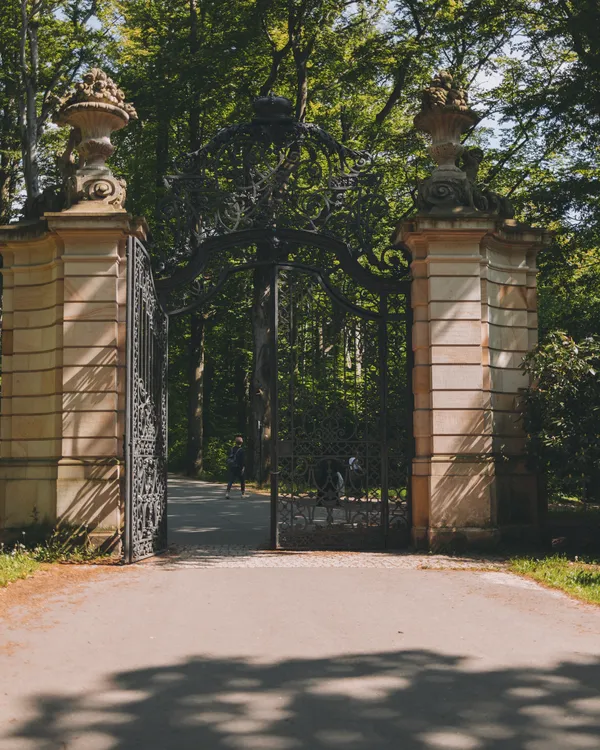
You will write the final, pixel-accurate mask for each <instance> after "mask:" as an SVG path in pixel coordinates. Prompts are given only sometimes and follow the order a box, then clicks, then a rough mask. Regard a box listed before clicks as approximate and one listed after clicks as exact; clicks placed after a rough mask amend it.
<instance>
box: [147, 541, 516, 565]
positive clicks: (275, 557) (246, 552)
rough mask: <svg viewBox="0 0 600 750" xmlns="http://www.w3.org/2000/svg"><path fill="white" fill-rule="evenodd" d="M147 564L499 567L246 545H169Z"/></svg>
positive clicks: (381, 554) (465, 561)
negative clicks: (283, 549)
mask: <svg viewBox="0 0 600 750" xmlns="http://www.w3.org/2000/svg"><path fill="white" fill-rule="evenodd" d="M146 564H149V565H152V566H158V567H160V568H166V569H169V570H173V569H180V568H398V569H404V570H416V569H432V570H481V569H485V570H501V569H503V568H504V563H502V561H500V560H496V559H487V558H481V559H476V558H464V557H450V556H447V555H423V554H409V553H396V552H322V551H319V552H291V551H278V552H274V551H272V550H257V549H253V548H251V547H245V546H241V545H240V546H237V545H236V546H233V545H228V546H222V547H185V548H172V549H170V550H169V552H168V553H167V554H165V555H162V556H160V557H155V558H152V559H151V560H149V561H148V562H147V563H146Z"/></svg>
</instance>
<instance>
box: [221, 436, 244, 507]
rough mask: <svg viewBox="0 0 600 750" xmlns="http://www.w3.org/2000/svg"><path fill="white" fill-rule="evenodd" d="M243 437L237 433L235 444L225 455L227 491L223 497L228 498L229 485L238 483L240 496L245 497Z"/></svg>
mask: <svg viewBox="0 0 600 750" xmlns="http://www.w3.org/2000/svg"><path fill="white" fill-rule="evenodd" d="M244 458H245V457H244V438H243V437H242V436H241V435H238V436H237V437H236V439H235V444H234V445H233V446H232V447H231V449H230V450H229V455H228V456H227V473H228V478H227V492H226V493H225V498H226V499H227V500H229V493H230V492H231V485H232V484H234V483H235V484H237V483H238V482H239V483H240V489H241V490H242V497H246V480H245V473H246V466H245V464H244Z"/></svg>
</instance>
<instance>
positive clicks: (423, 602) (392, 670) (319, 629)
mask: <svg viewBox="0 0 600 750" xmlns="http://www.w3.org/2000/svg"><path fill="white" fill-rule="evenodd" d="M178 489H179V490H180V491H181V493H180V494H181V495H184V494H187V493H186V492H184V491H183V490H182V487H181V485H179V488H178ZM203 491H204V490H201V492H200V494H202V493H203ZM206 491H207V492H210V491H211V489H210V488H206ZM197 492H198V488H197V486H195V487H194V489H193V490H190V493H191V494H192V495H193V494H194V493H197ZM214 502H221V501H214ZM194 503H195V501H192V503H191V504H192V505H193V506H194V507H195V505H194ZM186 504H187V500H186ZM207 506H210V503H209V502H208V501H206V502H205V501H202V500H199V501H198V508H202V507H204V508H206V507H207ZM223 507H224V508H225V507H226V506H223ZM219 508H220V510H218V511H217V510H215V509H214V508H210V507H209V510H210V513H212V514H216V515H215V518H221V519H223V518H224V516H223V515H222V510H221V506H219ZM199 512H200V511H199ZM248 513H250V511H248ZM257 514H258V512H257ZM193 515H194V513H193V510H192V509H190V508H188V509H187V510H186V512H185V513H184V514H182V515H181V516H179V517H180V518H182V519H183V520H184V521H185V523H184V524H183V525H182V526H181V527H177V525H176V524H177V523H178V522H177V521H176V518H177V517H178V511H177V510H174V515H173V518H172V519H171V525H172V529H173V531H174V533H177V534H181V535H182V536H185V537H186V538H187V536H188V535H189V536H190V537H194V536H202V535H203V534H209V533H215V532H209V531H204V532H197V533H195V532H192V531H189V530H188V531H185V530H184V529H189V528H192V527H193V523H192V521H193V518H192V516H193ZM243 517H246V516H245V513H244V511H241V515H237V514H236V515H235V516H234V517H233V518H234V519H235V520H236V523H238V522H240V519H241V518H243ZM250 517H251V518H252V519H253V520H252V521H251V522H250V523H249V526H250V527H251V528H252V530H254V524H255V519H254V517H253V516H250ZM215 525H216V526H217V527H218V528H220V526H218V524H213V525H212V526H208V525H207V527H206V528H207V529H208V528H214V526H215ZM236 538H238V539H241V538H242V534H241V533H240V534H238V536H237V537H236ZM255 538H257V537H253V539H255ZM251 547H252V544H247V545H246V546H245V547H243V548H242V547H231V546H230V545H229V543H227V542H224V543H223V541H222V540H221V541H218V544H217V545H215V546H211V547H205V549H204V550H199V551H198V552H197V553H196V554H195V553H190V552H189V551H188V552H187V553H184V554H182V555H181V556H174V557H170V558H168V559H165V560H160V561H153V562H149V563H145V564H143V565H138V566H135V567H130V568H127V569H117V570H112V571H111V570H109V571H104V572H101V573H100V574H98V575H97V576H96V577H93V578H91V579H90V580H86V581H85V582H82V583H80V584H77V585H74V584H73V585H71V586H70V587H67V588H65V589H63V590H62V591H57V592H55V593H54V594H52V595H51V596H50V597H49V598H47V601H46V602H45V604H44V608H43V609H42V608H40V606H39V605H38V604H36V603H35V602H32V603H31V606H30V608H29V609H28V608H27V607H25V608H21V609H19V610H16V611H15V612H14V616H13V619H12V620H11V622H10V623H9V624H8V625H7V624H6V623H4V624H2V623H1V621H0V627H2V630H1V631H0V641H2V640H4V641H7V642H8V645H7V646H6V648H5V649H4V650H2V649H1V648H0V675H1V683H0V749H1V750H32V749H33V748H35V750H55V749H56V750H58V749H59V748H61V749H62V748H68V750H109V749H110V750H122V749H125V748H126V749H127V750H134V749H135V750H137V749H138V748H139V749H140V750H154V749H155V748H156V750H159V749H160V750H171V749H173V750H231V749H233V750H236V749H237V748H239V749H240V750H242V749H243V750H296V749H297V750H337V749H341V748H344V750H346V749H348V750H384V749H385V750H392V749H393V750H397V749H398V750H442V749H443V750H471V749H482V750H521V749H522V750H571V749H575V748H577V749H580V748H594V749H596V750H597V748H599V747H600V610H599V609H595V608H592V607H588V606H586V605H582V604H577V603H575V602H573V601H571V600H569V599H567V598H566V597H564V596H562V595H559V594H556V593H553V592H549V591H546V590H544V589H542V588H539V587H537V586H535V585H534V584H530V583H529V582H527V581H522V580H521V579H519V578H516V577H513V576H511V575H508V574H506V573H504V572H502V571H497V570H496V571H491V572H481V571H475V570H432V569H419V568H418V565H419V564H421V563H422V562H423V558H413V557H409V556H394V555H386V554H379V555H377V554H370V555H366V556H365V555H360V554H352V553H338V554H318V555H317V554H299V555H284V556H282V557H280V558H278V557H277V556H276V555H273V554H270V553H262V552H252V551H251ZM277 559H280V560H282V561H285V564H282V565H277ZM340 561H342V564H340ZM361 561H362V562H361ZM439 562H440V561H439V560H438V564H439ZM430 564H433V561H430ZM23 618H24V619H23Z"/></svg>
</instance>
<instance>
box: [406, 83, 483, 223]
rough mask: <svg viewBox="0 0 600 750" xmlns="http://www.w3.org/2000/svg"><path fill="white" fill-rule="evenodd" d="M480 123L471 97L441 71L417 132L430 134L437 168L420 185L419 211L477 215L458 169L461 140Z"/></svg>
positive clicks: (424, 96) (466, 182) (426, 94)
mask: <svg viewBox="0 0 600 750" xmlns="http://www.w3.org/2000/svg"><path fill="white" fill-rule="evenodd" d="M478 121H479V115H478V114H477V113H476V112H474V111H473V110H472V109H471V108H470V107H469V105H468V99H467V93H466V92H465V91H463V90H462V89H460V88H454V82H453V78H452V75H451V74H450V73H448V72H447V71H440V72H439V73H438V74H437V76H436V77H435V78H434V79H433V80H432V81H431V83H430V84H429V86H428V87H427V88H426V89H424V90H423V92H422V103H421V111H420V112H419V114H418V115H417V116H416V117H415V120H414V123H415V127H416V128H417V130H421V131H424V132H425V133H429V135H430V136H431V140H432V144H431V146H430V147H429V149H428V150H429V154H430V155H431V157H432V159H433V160H434V161H435V163H436V164H437V167H436V169H435V170H434V171H433V173H432V175H431V177H430V178H428V179H427V180H423V181H422V182H421V184H420V185H419V208H420V209H421V210H422V211H426V212H428V213H449V212H450V213H465V212H468V211H475V210H476V209H475V206H474V204H473V199H472V194H471V192H472V191H471V186H470V182H469V180H468V179H467V175H466V174H465V172H463V170H462V169H460V168H459V167H458V166H457V161H458V159H459V157H460V156H461V154H462V153H463V152H464V150H465V149H464V146H462V145H461V142H460V137H461V135H462V134H463V133H465V132H466V131H467V130H468V129H469V128H470V127H472V126H473V125H475V124H476V123H477V122H478Z"/></svg>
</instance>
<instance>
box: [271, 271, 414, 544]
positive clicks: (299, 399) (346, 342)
mask: <svg viewBox="0 0 600 750" xmlns="http://www.w3.org/2000/svg"><path fill="white" fill-rule="evenodd" d="M275 274H276V277H275V280H274V289H273V292H272V305H273V316H274V325H273V339H274V342H273V356H272V369H273V372H274V373H276V376H275V377H274V379H273V382H274V390H275V392H274V394H273V403H274V405H275V408H274V409H273V414H274V421H275V424H274V425H273V430H274V434H273V439H272V487H271V489H272V508H273V514H272V546H274V547H282V548H304V549H317V548H328V549H335V548H339V549H352V548H354V549H377V548H383V547H399V546H405V545H406V544H407V543H408V539H409V531H410V503H409V498H408V491H409V483H408V470H409V465H410V460H409V459H410V455H409V454H410V446H411V440H410V420H411V418H412V409H411V405H410V404H411V400H410V393H409V390H408V383H407V368H408V365H409V364H410V362H409V360H408V359H407V355H408V357H410V355H409V351H410V345H408V346H407V343H408V342H407V328H406V295H405V294H400V293H398V292H396V293H388V292H383V293H381V292H378V293H374V292H371V293H369V292H368V290H365V289H360V287H358V286H357V285H355V286H353V287H352V290H351V291H349V293H350V294H351V296H352V299H348V298H347V297H345V296H344V297H342V296H341V295H335V296H334V291H333V290H332V289H330V288H328V287H327V285H326V284H324V283H323V282H324V280H323V278H322V277H320V275H319V274H318V272H314V271H311V272H301V271H300V272H299V271H298V270H297V269H295V268H293V267H292V266H287V267H286V266H279V267H277V269H276V271H275Z"/></svg>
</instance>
